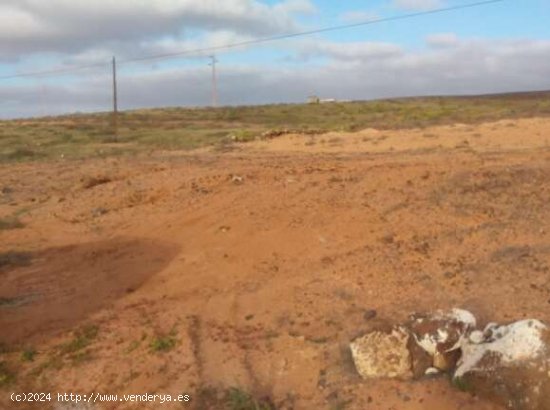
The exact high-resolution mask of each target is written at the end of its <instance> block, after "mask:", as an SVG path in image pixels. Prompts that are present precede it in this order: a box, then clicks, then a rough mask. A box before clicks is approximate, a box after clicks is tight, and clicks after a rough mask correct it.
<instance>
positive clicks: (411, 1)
mask: <svg viewBox="0 0 550 410" xmlns="http://www.w3.org/2000/svg"><path fill="white" fill-rule="evenodd" d="M393 6H394V7H397V8H400V9H404V10H420V11H422V10H433V9H437V8H440V7H443V6H444V3H443V1H442V0H393Z"/></svg>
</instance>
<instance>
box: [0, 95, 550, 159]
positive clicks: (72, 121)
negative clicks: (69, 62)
mask: <svg viewBox="0 0 550 410" xmlns="http://www.w3.org/2000/svg"><path fill="white" fill-rule="evenodd" d="M549 95H550V94H549V93H547V92H538V93H521V94H503V95H492V96H479V97H445V98H441V97H430V98H402V99H391V100H378V101H355V102H345V103H340V102H336V103H331V104H274V105H264V106H248V107H219V108H201V109H196V108H193V109H191V108H163V109H151V110H135V111H127V112H121V113H120V116H119V122H118V125H119V126H118V136H117V138H116V140H115V139H113V138H112V136H113V135H114V134H113V129H112V116H111V114H110V113H96V114H78V115H65V116H59V117H47V118H35V119H24V120H11V121H0V125H1V127H0V163H1V162H22V161H36V160H43V159H47V160H51V159H63V160H67V159H81V158H90V157H108V156H119V155H133V154H135V153H138V152H148V151H150V150H151V149H163V150H189V149H195V148H200V147H205V146H213V147H218V150H222V149H227V148H228V147H230V146H229V145H228V144H227V141H229V142H247V141H250V140H253V139H256V138H275V137H277V136H279V135H282V134H284V133H285V132H286V131H288V130H296V131H297V132H300V133H305V134H309V133H315V134H319V133H326V132H329V131H337V132H339V131H358V130H361V129H365V128H376V129H380V130H385V129H407V128H424V127H429V126H435V125H451V124H456V123H462V124H479V123H481V122H488V121H498V120H503V119H510V120H514V119H517V118H530V117H544V116H550V104H549V103H548V97H549ZM510 124H513V122H510ZM285 130H286V131H285ZM231 137H234V138H233V139H232V138H231ZM426 138H431V136H428V135H427V136H426ZM220 144H221V145H220ZM220 147H221V148H220Z"/></svg>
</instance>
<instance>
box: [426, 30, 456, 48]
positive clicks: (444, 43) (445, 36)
mask: <svg viewBox="0 0 550 410" xmlns="http://www.w3.org/2000/svg"><path fill="white" fill-rule="evenodd" d="M426 44H428V45H429V46H430V47H435V48H445V47H454V46H456V45H458V44H459V39H458V36H457V35H456V34H455V33H437V34H432V35H430V36H428V37H426Z"/></svg>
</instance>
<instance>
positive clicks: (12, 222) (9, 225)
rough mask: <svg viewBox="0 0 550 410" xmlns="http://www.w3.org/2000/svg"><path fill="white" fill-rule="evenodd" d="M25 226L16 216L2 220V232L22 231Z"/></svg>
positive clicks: (0, 225) (0, 219)
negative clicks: (10, 230)
mask: <svg viewBox="0 0 550 410" xmlns="http://www.w3.org/2000/svg"><path fill="white" fill-rule="evenodd" d="M24 226H25V225H24V224H23V222H21V221H20V220H19V218H17V217H16V216H7V217H5V218H0V231H2V230H9V229H20V228H23V227H24Z"/></svg>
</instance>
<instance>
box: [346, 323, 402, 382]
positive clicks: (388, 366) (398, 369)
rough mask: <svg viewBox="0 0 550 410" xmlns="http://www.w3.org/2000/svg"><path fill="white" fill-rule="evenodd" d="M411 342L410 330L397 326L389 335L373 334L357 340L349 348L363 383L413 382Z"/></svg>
mask: <svg viewBox="0 0 550 410" xmlns="http://www.w3.org/2000/svg"><path fill="white" fill-rule="evenodd" d="M409 338H410V334H409V332H408V330H407V329H405V328H404V327H401V326H398V327H394V328H392V329H391V330H390V331H389V332H384V331H374V332H371V333H368V334H366V335H365V336H362V337H359V338H358V339H356V340H354V341H353V342H352V343H351V345H350V348H351V354H352V356H353V362H354V363H355V368H356V369H357V372H358V373H359V375H361V377H362V378H364V379H372V378H397V379H410V378H412V372H411V355H410V352H409V350H408V348H407V344H408V342H409Z"/></svg>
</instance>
